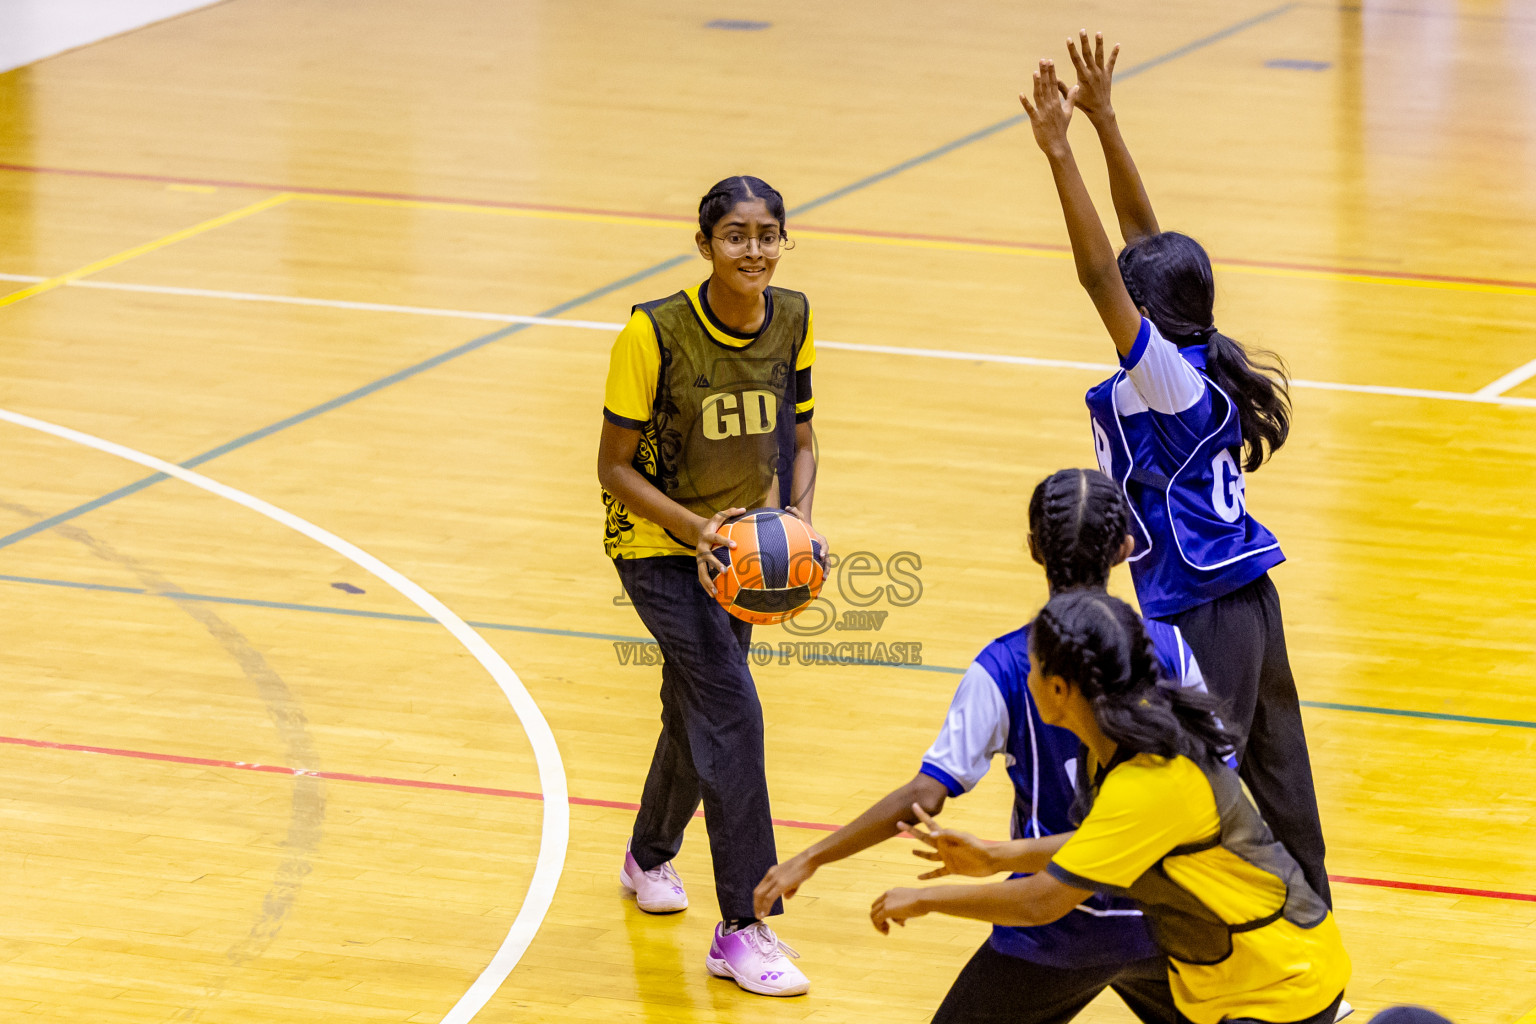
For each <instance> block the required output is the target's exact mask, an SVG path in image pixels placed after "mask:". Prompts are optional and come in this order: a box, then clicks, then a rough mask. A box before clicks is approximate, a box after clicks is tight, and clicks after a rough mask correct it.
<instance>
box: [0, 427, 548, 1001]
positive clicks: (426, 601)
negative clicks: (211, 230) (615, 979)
mask: <svg viewBox="0 0 1536 1024" xmlns="http://www.w3.org/2000/svg"><path fill="white" fill-rule="evenodd" d="M0 420H4V421H5V422H8V423H13V424H15V425H16V426H19V427H26V428H28V429H30V430H37V431H41V432H42V433H44V434H51V435H52V436H54V437H58V438H62V439H64V440H66V441H73V442H75V443H76V444H81V445H85V446H86V447H87V448H94V449H96V450H97V451H100V452H105V453H107V454H108V455H115V456H117V457H118V458H120V459H127V460H128V461H129V462H136V463H138V464H139V465H141V466H145V467H147V468H149V469H154V470H158V471H159V472H161V473H164V474H165V475H167V476H173V477H175V478H176V479H178V480H181V481H183V482H185V483H189V484H191V485H192V486H193V487H199V488H201V489H203V490H205V491H208V492H209V493H210V494H216V495H218V496H219V497H221V498H227V499H228V500H230V501H232V502H234V503H235V504H237V505H243V506H245V507H246V508H248V509H250V510H251V511H253V512H257V513H260V514H261V515H264V516H266V517H267V518H268V519H271V520H273V521H274V522H278V523H281V524H282V525H284V526H286V527H288V528H290V529H292V530H296V531H298V532H299V533H302V534H304V536H306V537H309V538H310V539H311V540H314V541H316V542H318V543H320V544H323V545H324V546H326V547H328V548H330V549H331V550H332V551H334V552H336V553H337V554H339V555H341V556H342V557H343V558H347V559H349V560H351V561H352V562H353V563H355V564H357V565H358V566H361V567H362V568H363V569H365V570H367V571H368V572H370V573H372V574H373V575H374V576H376V577H378V578H379V579H380V580H382V581H384V582H385V583H387V584H389V585H390V586H391V587H393V588H394V589H395V590H397V591H399V592H400V594H402V595H403V596H404V597H405V598H406V599H407V600H409V601H410V602H411V603H412V604H414V605H416V607H418V608H420V609H421V610H422V611H424V612H426V613H427V614H428V615H430V616H432V618H434V619H436V620H437V621H438V622H439V623H440V624H441V625H442V626H443V628H445V629H447V630H448V632H449V633H452V634H453V636H454V638H455V639H456V640H458V641H459V643H461V644H463V645H464V647H465V648H466V649H467V650H468V651H469V653H470V654H472V655H474V658H475V660H476V661H478V662H479V663H480V664H481V666H482V667H483V668H484V669H485V670H486V671H487V672H489V673H490V675H491V678H492V679H494V680H496V685H497V686H499V687H501V692H502V693H504V694H505V695H506V698H507V701H508V702H509V703H510V704H511V705H512V710H513V712H514V713H516V715H517V717H518V720H519V721H521V722H522V725H523V730H524V732H526V733H527V734H528V742H529V743H530V744H531V745H532V747H533V756H534V761H535V762H536V763H537V765H538V769H539V786H540V789H541V790H542V792H543V795H544V800H543V803H544V822H543V829H542V833H541V835H540V838H539V856H538V860H537V862H536V863H535V865H534V869H533V878H532V880H531V881H530V882H529V883H528V895H527V896H526V897H525V898H524V900H523V905H522V906H521V907H520V908H519V909H518V912H517V917H516V918H514V919H513V921H512V927H511V928H510V929H508V931H507V937H506V938H505V939H503V940H502V943H501V947H500V948H499V949H497V950H496V954H495V955H494V956H493V957H492V958H491V962H490V963H489V964H488V965H486V968H485V970H484V971H482V972H480V976H479V977H478V978H476V979H475V982H474V984H472V985H471V986H470V987H469V990H468V991H466V992H465V993H464V994H463V995H462V996H460V997H459V1001H458V1002H457V1003H455V1004H454V1005H453V1008H452V1009H450V1010H449V1011H448V1013H447V1015H446V1016H444V1017H443V1019H442V1024H467V1022H468V1021H469V1020H471V1019H472V1018H473V1017H474V1016H475V1014H477V1013H479V1012H480V1009H481V1007H483V1006H484V1005H485V1004H486V1001H487V1000H489V999H490V998H491V996H492V995H493V994H494V993H495V992H496V990H497V988H499V987H500V986H501V983H502V982H503V981H505V980H506V978H507V975H508V974H510V973H511V972H512V968H513V967H515V966H517V962H518V960H520V959H521V958H522V955H523V953H524V952H525V951H526V950H527V949H528V945H529V943H531V942H532V941H533V937H534V935H535V934H536V933H537V932H538V930H539V925H540V924H542V923H543V921H544V917H545V915H546V914H548V913H549V907H550V903H551V902H552V901H553V900H554V898H555V888H556V886H558V885H559V883H560V872H561V870H562V868H563V867H564V865H565V851H566V846H567V845H568V843H569V842H570V831H571V807H570V802H569V797H570V793H569V790H568V789H567V787H566V780H565V766H564V764H563V763H562V762H561V760H560V749H559V747H558V746H556V745H555V736H554V733H553V732H551V731H550V728H549V723H548V722H546V721H545V720H544V715H543V713H541V712H540V711H539V706H538V704H536V703H534V700H533V697H532V696H531V695H530V694H529V693H528V691H527V689H525V688H524V686H523V683H522V680H520V679H518V677H517V673H516V672H514V671H512V666H510V665H508V664H507V662H506V660H505V659H503V658H502V656H501V655H499V654H497V653H496V650H495V649H494V648H493V647H491V645H490V644H489V643H487V642H486V641H485V638H484V637H482V636H481V635H480V634H479V633H476V632H475V631H474V630H473V629H471V628H470V627H469V625H468V624H466V623H465V622H464V620H463V619H461V618H459V617H458V616H457V615H456V614H454V613H453V611H452V610H450V609H449V608H448V606H447V605H445V604H443V603H442V602H441V601H439V600H438V599H437V598H435V597H433V596H432V595H431V594H429V593H428V592H427V591H426V590H424V589H422V587H421V586H420V585H419V584H417V583H415V582H413V581H412V580H410V579H408V578H407V577H405V576H403V575H401V574H400V573H399V572H397V571H396V570H394V569H391V568H390V567H389V566H387V565H385V564H384V563H383V562H381V561H379V560H378V559H377V558H375V557H374V556H372V555H370V554H369V553H368V552H366V551H364V550H363V549H362V548H359V547H357V546H356V545H355V544H352V543H350V542H348V541H345V540H342V539H341V538H340V537H338V536H336V535H335V534H334V533H331V532H330V531H329V530H326V529H323V528H321V527H319V526H316V525H315V524H314V523H311V522H309V521H308V520H306V519H300V518H299V517H298V516H296V515H294V514H293V513H292V512H288V511H285V510H284V509H280V508H278V507H277V506H276V505H272V504H269V503H267V502H265V501H263V500H261V499H260V498H257V497H254V496H252V495H250V494H247V493H246V492H244V491H241V490H236V489H235V488H233V487H230V486H228V485H226V484H221V483H219V482H218V481H217V480H212V479H209V478H208V477H206V476H203V475H202V474H201V473H196V472H193V471H192V470H190V469H183V468H182V467H181V466H178V465H176V464H174V463H171V462H166V461H165V460H164V459H157V458H155V457H154V456H153V455H146V454H144V453H143V452H141V451H137V450H135V449H133V448H128V447H125V446H123V445H120V444H116V443H114V442H112V441H106V440H103V439H102V438H99V437H96V436H94V435H92V434H86V433H82V432H81V431H78V430H71V429H70V428H69V427H61V426H59V425H58V424H55V423H49V422H47V421H46V420H39V419H33V418H32V417H31V416H24V415H22V414H21V413H16V412H11V411H10V410H8V409H0ZM294 769H295V771H302V770H303V767H302V766H300V765H295V766H294Z"/></svg>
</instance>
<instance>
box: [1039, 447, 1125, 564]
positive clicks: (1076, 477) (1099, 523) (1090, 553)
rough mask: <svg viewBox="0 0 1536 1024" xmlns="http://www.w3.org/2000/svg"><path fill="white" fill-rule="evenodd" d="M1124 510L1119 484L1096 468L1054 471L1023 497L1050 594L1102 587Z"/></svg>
mask: <svg viewBox="0 0 1536 1024" xmlns="http://www.w3.org/2000/svg"><path fill="white" fill-rule="evenodd" d="M1129 519H1130V512H1129V510H1128V509H1127V508H1126V505H1125V497H1124V496H1123V495H1122V494H1121V493H1120V488H1119V487H1116V486H1115V482H1114V481H1113V480H1111V479H1110V478H1109V477H1107V476H1105V475H1104V474H1103V473H1100V472H1099V471H1098V470H1096V469H1058V470H1057V471H1056V472H1054V473H1052V474H1051V475H1050V476H1048V477H1046V478H1045V479H1044V480H1042V481H1040V483H1039V484H1038V485H1036V487H1035V493H1034V494H1032V495H1031V496H1030V499H1029V532H1030V535H1031V536H1032V537H1033V538H1034V544H1035V551H1036V552H1037V553H1038V554H1039V556H1040V561H1041V562H1042V563H1044V565H1045V578H1046V581H1047V582H1048V583H1049V584H1050V587H1051V593H1053V594H1056V593H1060V592H1061V591H1063V590H1070V589H1072V588H1073V587H1093V588H1095V589H1098V590H1102V589H1104V587H1105V586H1107V585H1108V583H1109V570H1110V568H1111V567H1112V566H1113V565H1114V563H1115V556H1116V555H1117V554H1118V553H1119V551H1120V545H1121V544H1123V543H1124V542H1125V535H1126V530H1127V526H1128V522H1129Z"/></svg>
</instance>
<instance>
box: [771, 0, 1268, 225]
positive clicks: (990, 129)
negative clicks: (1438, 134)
mask: <svg viewBox="0 0 1536 1024" xmlns="http://www.w3.org/2000/svg"><path fill="white" fill-rule="evenodd" d="M1295 7H1296V4H1294V3H1287V4H1281V5H1280V6H1279V7H1272V8H1270V9H1269V10H1267V11H1264V12H1263V13H1261V14H1255V15H1254V16H1253V17H1251V18H1247V19H1245V20H1243V21H1239V22H1237V23H1235V24H1232V25H1228V26H1227V27H1226V28H1224V29H1221V30H1219V31H1216V32H1212V33H1211V34H1210V35H1208V36H1203V37H1201V38H1200V39H1196V40H1195V41H1193V42H1190V43H1185V44H1184V45H1183V46H1180V47H1179V48H1178V49H1175V50H1169V51H1168V52H1167V53H1164V54H1159V55H1158V56H1156V57H1152V58H1151V59H1149V60H1144V61H1142V62H1141V63H1140V64H1134V65H1132V66H1131V67H1128V68H1126V69H1125V70H1124V71H1117V72H1116V73H1115V81H1116V82H1123V81H1125V80H1126V79H1128V78H1135V77H1136V76H1137V75H1139V74H1141V73H1142V72H1144V71H1150V70H1152V69H1153V68H1155V67H1160V66H1161V65H1163V64H1166V63H1168V62H1169V61H1171V60H1178V59H1179V58H1180V57H1184V56H1187V55H1189V54H1191V53H1194V52H1195V51H1196V50H1202V49H1204V48H1205V47H1207V46H1210V45H1211V44H1213V43H1219V42H1221V41H1222V40H1223V39H1227V38H1229V37H1231V36H1235V35H1237V34H1238V33H1239V32H1244V31H1246V30H1248V29H1250V28H1252V27H1253V26H1255V25H1259V24H1262V23H1263V22H1266V21H1268V20H1270V19H1271V18H1278V17H1279V16H1280V15H1282V14H1284V13H1286V12H1287V11H1290V10H1292V9H1294V8H1295ZM1031 73H1033V71H1031ZM1028 120H1029V117H1028V115H1026V114H1015V115H1014V116H1013V117H1008V118H1004V119H1003V120H1001V121H998V122H996V123H995V124H989V125H987V126H986V127H985V128H980V129H977V130H976V131H974V132H971V134H969V135H963V136H961V137H960V138H958V139H955V140H954V141H953V142H946V143H944V145H942V146H939V147H937V148H936V149H930V150H929V151H928V152H926V153H923V154H921V155H919V156H914V157H912V158H911V159H910V160H903V161H902V162H901V163H899V164H896V165H895V166H892V167H888V168H886V169H885V170H883V171H879V172H877V173H875V174H871V175H870V176H869V177H867V178H860V179H859V180H858V181H856V182H854V183H853V184H852V185H845V186H843V187H842V188H840V189H837V190H836V191H834V192H828V193H827V194H826V195H824V196H822V197H820V198H819V199H812V200H811V201H810V202H808V203H805V204H803V205H801V206H796V207H794V208H793V209H791V210H790V211H789V215H790V216H797V215H799V214H802V213H804V212H806V211H807V210H814V209H816V208H817V207H818V206H825V205H826V204H827V203H830V202H832V201H833V200H834V199H841V198H842V197H843V196H846V195H848V194H849V193H851V192H857V191H859V190H860V189H865V188H868V187H869V186H871V185H874V184H876V183H878V182H882V181H884V180H885V179H887V178H893V177H895V176H896V175H898V174H901V173H902V172H904V171H909V170H911V169H912V168H914V167H917V166H919V165H921V164H926V163H928V162H929V161H931V160H937V159H938V158H939V157H941V156H944V155H945V154H947V153H953V152H954V151H955V150H957V149H960V148H961V147H964V146H969V145H970V144H971V143H973V142H980V141H981V140H982V139H985V138H988V137H989V136H992V135H996V134H997V133H998V132H1000V131H1004V130H1005V129H1008V128H1012V127H1013V126H1014V125H1016V124H1023V123H1024V122H1026V121H1028Z"/></svg>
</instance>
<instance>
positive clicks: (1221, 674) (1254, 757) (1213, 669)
mask: <svg viewBox="0 0 1536 1024" xmlns="http://www.w3.org/2000/svg"><path fill="white" fill-rule="evenodd" d="M1164 621H1165V622H1170V623H1172V624H1173V625H1175V626H1177V627H1179V632H1181V633H1183V634H1184V639H1185V640H1186V641H1187V642H1188V643H1189V646H1190V649H1191V650H1193V651H1194V652H1195V658H1196V660H1198V661H1199V662H1200V671H1201V673H1202V674H1203V675H1204V676H1205V681H1206V685H1207V686H1208V687H1210V690H1211V692H1212V693H1214V694H1216V696H1218V697H1220V698H1221V699H1222V700H1223V701H1224V702H1225V703H1226V705H1227V708H1226V711H1225V713H1224V715H1223V718H1224V720H1225V721H1226V723H1227V725H1229V726H1230V727H1232V728H1233V729H1234V730H1236V731H1237V732H1238V734H1239V739H1238V744H1239V745H1238V751H1237V753H1238V761H1239V767H1238V775H1240V776H1241V777H1242V779H1243V781H1244V782H1246V783H1247V784H1248V789H1249V792H1251V793H1252V794H1253V802H1254V803H1255V804H1257V805H1258V808H1259V813H1260V814H1262V815H1263V816H1264V820H1265V821H1266V822H1268V823H1269V827H1270V830H1271V831H1273V832H1274V834H1275V838H1276V839H1278V840H1280V842H1282V843H1284V844H1285V848H1286V849H1287V850H1289V851H1290V852H1291V856H1292V857H1295V858H1296V861H1297V863H1299V864H1300V865H1301V870H1302V872H1303V873H1304V874H1305V875H1306V877H1307V884H1308V885H1310V886H1312V888H1313V890H1314V891H1316V893H1317V894H1318V895H1319V896H1321V897H1322V898H1323V901H1324V902H1326V903H1327V904H1328V905H1329V906H1330V907H1331V906H1333V897H1332V895H1331V894H1330V892H1329V888H1328V873H1327V871H1326V870H1325V869H1324V867H1323V853H1324V846H1323V826H1322V823H1321V822H1320V821H1319V820H1318V815H1317V791H1316V789H1314V787H1313V784H1312V759H1311V758H1310V757H1309V756H1308V754H1307V734H1306V732H1305V731H1304V730H1303V728H1302V724H1301V704H1300V702H1299V699H1298V697H1297V695H1296V680H1295V678H1294V677H1293V676H1292V675H1291V663H1290V659H1289V658H1288V657H1287V656H1286V652H1285V626H1284V625H1283V623H1282V622H1281V619H1280V595H1279V594H1278V593H1276V592H1275V585H1274V583H1272V582H1271V581H1270V579H1269V574H1268V573H1266V574H1264V575H1263V576H1260V577H1259V578H1258V579H1256V580H1254V581H1253V582H1252V583H1250V584H1248V585H1247V586H1245V587H1242V588H1241V589H1239V590H1235V591H1233V592H1232V593H1230V594H1228V595H1226V596H1225V597H1219V598H1217V599H1216V600H1214V601H1211V602H1209V603H1207V604H1203V605H1200V606H1199V607H1197V608H1191V609H1189V610H1188V611H1184V612H1179V613H1178V614H1177V615H1171V616H1168V617H1167V618H1166V619H1164Z"/></svg>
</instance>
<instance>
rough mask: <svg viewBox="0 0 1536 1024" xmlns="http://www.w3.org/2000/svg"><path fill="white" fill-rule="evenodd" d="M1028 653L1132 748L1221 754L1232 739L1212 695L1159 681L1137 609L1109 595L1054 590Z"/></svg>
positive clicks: (1204, 757) (1165, 753) (1209, 756)
mask: <svg viewBox="0 0 1536 1024" xmlns="http://www.w3.org/2000/svg"><path fill="white" fill-rule="evenodd" d="M1029 640H1030V657H1031V658H1032V659H1033V660H1034V662H1035V664H1036V665H1038V666H1039V668H1040V672H1041V674H1042V675H1052V676H1059V677H1061V678H1062V679H1065V680H1066V681H1067V682H1069V683H1071V684H1072V685H1073V686H1075V687H1077V688H1078V689H1079V690H1080V691H1081V692H1082V694H1083V696H1084V697H1085V698H1086V699H1087V701H1088V703H1089V704H1090V705H1091V706H1092V708H1093V717H1094V720H1095V721H1097V722H1098V724H1099V728H1100V729H1102V730H1103V731H1104V735H1106V736H1108V737H1109V738H1110V739H1112V740H1114V741H1115V743H1117V744H1118V745H1119V746H1120V748H1121V749H1122V750H1124V751H1127V752H1129V753H1132V754H1157V755H1158V756H1160V757H1174V756H1175V755H1179V754H1182V755H1184V756H1185V757H1188V758H1190V759H1191V760H1194V761H1200V762H1208V761H1214V760H1220V759H1221V758H1222V757H1225V756H1226V754H1227V752H1228V751H1230V750H1231V749H1232V743H1233V738H1232V735H1231V733H1229V732H1228V731H1227V729H1226V727H1225V726H1224V725H1222V724H1221V721H1220V719H1218V718H1217V717H1216V713H1215V712H1216V707H1217V702H1216V699H1215V698H1214V697H1212V696H1211V695H1210V694H1208V693H1204V692H1202V691H1200V690H1198V689H1195V688H1193V687H1181V686H1178V685H1177V684H1175V683H1165V682H1163V680H1162V678H1161V669H1160V663H1159V662H1158V658H1157V651H1156V650H1155V649H1154V648H1153V646H1152V641H1151V640H1150V639H1149V638H1148V637H1147V631H1146V629H1145V627H1143V626H1142V623H1141V616H1139V615H1137V614H1136V612H1135V610H1134V609H1133V608H1131V606H1130V605H1128V604H1126V603H1125V602H1124V601H1121V600H1119V599H1118V598H1114V597H1110V596H1109V595H1108V594H1101V593H1096V592H1094V591H1089V590H1073V591H1068V592H1067V593H1064V594H1057V595H1056V596H1055V597H1053V598H1051V600H1050V602H1049V603H1047V604H1046V606H1045V607H1044V608H1043V609H1041V611H1040V614H1039V615H1037V616H1036V617H1035V621H1034V625H1033V626H1032V627H1031V628H1030V635H1029Z"/></svg>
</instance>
